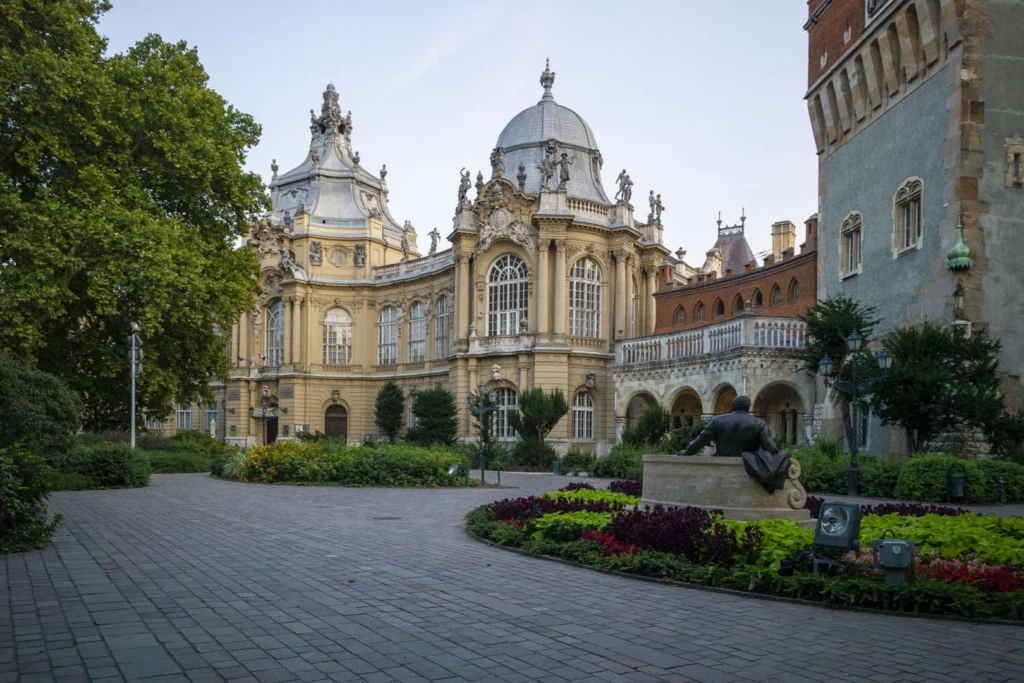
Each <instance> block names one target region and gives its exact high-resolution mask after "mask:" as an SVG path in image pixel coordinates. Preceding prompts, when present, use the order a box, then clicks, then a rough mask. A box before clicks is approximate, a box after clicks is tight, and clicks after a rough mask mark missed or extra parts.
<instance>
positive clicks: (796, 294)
mask: <svg viewBox="0 0 1024 683" xmlns="http://www.w3.org/2000/svg"><path fill="white" fill-rule="evenodd" d="M799 298H800V283H799V282H797V281H796V280H793V283H792V284H791V285H789V299H790V301H796V300H797V299H799Z"/></svg>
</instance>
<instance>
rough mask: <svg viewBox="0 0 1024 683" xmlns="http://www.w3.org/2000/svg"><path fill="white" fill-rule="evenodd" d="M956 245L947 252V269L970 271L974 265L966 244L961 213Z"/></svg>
mask: <svg viewBox="0 0 1024 683" xmlns="http://www.w3.org/2000/svg"><path fill="white" fill-rule="evenodd" d="M956 234H957V238H956V244H954V245H953V248H952V249H950V250H949V251H947V252H946V267H947V268H949V269H950V270H970V269H971V267H972V266H973V265H974V256H973V254H971V249H970V247H968V246H967V245H966V244H965V243H964V215H963V214H962V213H961V214H959V216H958V217H957V222H956Z"/></svg>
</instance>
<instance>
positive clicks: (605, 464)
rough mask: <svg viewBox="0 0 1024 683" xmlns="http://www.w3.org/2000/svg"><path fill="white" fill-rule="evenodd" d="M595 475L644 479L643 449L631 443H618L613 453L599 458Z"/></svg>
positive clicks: (608, 477) (613, 448) (611, 477)
mask: <svg viewBox="0 0 1024 683" xmlns="http://www.w3.org/2000/svg"><path fill="white" fill-rule="evenodd" d="M594 476H595V477H603V478H605V479H643V476H644V464H643V449H642V448H641V447H639V446H632V445H630V444H617V445H615V446H613V447H612V450H611V453H609V454H608V455H606V456H605V457H603V458H599V459H598V461H597V464H596V465H595V466H594Z"/></svg>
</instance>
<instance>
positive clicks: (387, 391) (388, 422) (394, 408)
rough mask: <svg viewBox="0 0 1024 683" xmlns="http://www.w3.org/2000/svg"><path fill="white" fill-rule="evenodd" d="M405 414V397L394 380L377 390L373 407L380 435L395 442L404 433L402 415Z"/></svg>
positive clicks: (374, 418) (374, 419)
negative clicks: (399, 433)
mask: <svg viewBox="0 0 1024 683" xmlns="http://www.w3.org/2000/svg"><path fill="white" fill-rule="evenodd" d="M403 413H405V396H403V395H402V389H401V388H400V387H399V386H398V385H397V384H395V381H394V380H388V381H387V382H386V383H385V384H383V385H382V386H381V388H380V389H378V390H377V400H376V401H375V403H374V407H373V421H374V422H375V423H376V425H377V429H379V430H380V433H381V434H383V435H384V436H386V437H388V440H389V441H392V442H393V441H394V440H395V437H396V436H398V432H400V431H402V414H403Z"/></svg>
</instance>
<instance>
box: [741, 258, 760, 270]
mask: <svg viewBox="0 0 1024 683" xmlns="http://www.w3.org/2000/svg"><path fill="white" fill-rule="evenodd" d="M756 269H757V259H754V260H753V261H751V262H750V263H748V264H747V265H745V266H743V272H744V273H749V272H751V271H753V270H756Z"/></svg>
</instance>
